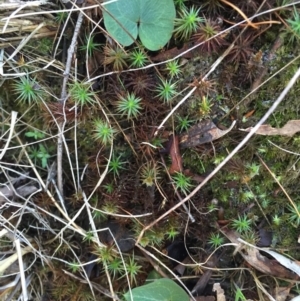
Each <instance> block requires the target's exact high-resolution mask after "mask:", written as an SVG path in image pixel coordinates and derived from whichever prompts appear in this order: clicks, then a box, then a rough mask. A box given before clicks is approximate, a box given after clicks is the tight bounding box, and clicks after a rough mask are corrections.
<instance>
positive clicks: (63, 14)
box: [55, 12, 68, 23]
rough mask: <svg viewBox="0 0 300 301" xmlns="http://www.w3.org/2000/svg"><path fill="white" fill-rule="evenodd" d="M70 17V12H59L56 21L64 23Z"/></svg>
mask: <svg viewBox="0 0 300 301" xmlns="http://www.w3.org/2000/svg"><path fill="white" fill-rule="evenodd" d="M67 18H68V12H58V13H57V14H56V17H55V22H57V23H63V22H64V21H66V20H67Z"/></svg>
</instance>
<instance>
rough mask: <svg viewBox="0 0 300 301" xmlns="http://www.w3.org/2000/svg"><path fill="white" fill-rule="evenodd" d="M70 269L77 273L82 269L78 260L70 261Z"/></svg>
mask: <svg viewBox="0 0 300 301" xmlns="http://www.w3.org/2000/svg"><path fill="white" fill-rule="evenodd" d="M69 269H70V270H71V272H72V273H73V274H74V273H77V272H78V271H79V270H80V265H79V264H78V262H77V261H73V262H70V263H69Z"/></svg>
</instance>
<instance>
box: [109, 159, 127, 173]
mask: <svg viewBox="0 0 300 301" xmlns="http://www.w3.org/2000/svg"><path fill="white" fill-rule="evenodd" d="M121 158H122V155H120V156H118V157H116V156H115V155H113V156H112V158H111V160H110V161H109V164H108V166H109V170H108V171H109V172H112V173H113V174H114V176H119V172H120V170H121V169H125V168H124V167H123V165H124V164H126V162H124V161H123V162H122V161H121Z"/></svg>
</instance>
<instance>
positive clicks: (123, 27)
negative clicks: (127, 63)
mask: <svg viewBox="0 0 300 301" xmlns="http://www.w3.org/2000/svg"><path fill="white" fill-rule="evenodd" d="M105 2H107V1H105ZM105 2H104V4H105ZM104 8H105V10H106V11H107V12H105V11H104V12H103V17H104V24H105V27H106V29H107V31H108V32H109V33H110V34H111V36H112V37H113V38H114V39H116V40H117V41H118V42H119V43H120V44H122V45H123V46H129V45H131V44H132V43H133V42H134V41H135V40H136V38H137V36H138V35H139V37H140V40H141V42H142V44H143V45H144V46H145V47H146V48H147V49H149V50H153V51H155V50H158V49H161V48H162V47H164V45H165V44H166V43H167V42H168V41H169V40H170V38H171V36H172V32H173V28H174V19H175V6H174V2H173V0H164V1H161V0H118V1H116V2H112V3H109V4H107V5H104Z"/></svg>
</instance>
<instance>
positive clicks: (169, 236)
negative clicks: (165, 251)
mask: <svg viewBox="0 0 300 301" xmlns="http://www.w3.org/2000/svg"><path fill="white" fill-rule="evenodd" d="M165 234H166V236H167V237H166V238H167V239H169V240H172V241H173V240H174V238H175V237H176V236H177V235H178V234H179V231H178V230H176V228H175V227H174V226H170V227H169V228H168V229H166V231H165Z"/></svg>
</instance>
